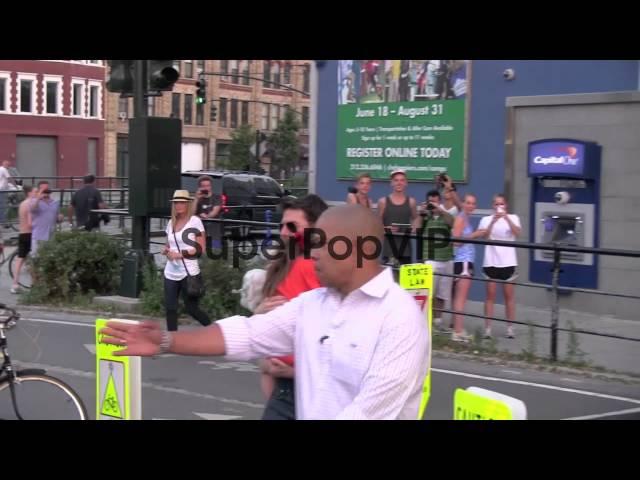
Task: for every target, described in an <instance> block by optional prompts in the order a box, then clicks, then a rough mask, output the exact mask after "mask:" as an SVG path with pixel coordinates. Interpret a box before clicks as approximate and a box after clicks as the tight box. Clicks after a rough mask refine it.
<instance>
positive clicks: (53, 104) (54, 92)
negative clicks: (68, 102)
mask: <svg viewBox="0 0 640 480" xmlns="http://www.w3.org/2000/svg"><path fill="white" fill-rule="evenodd" d="M46 85H47V87H46V94H45V95H46V104H47V106H46V109H45V112H47V113H48V114H51V115H55V114H56V113H58V82H46Z"/></svg>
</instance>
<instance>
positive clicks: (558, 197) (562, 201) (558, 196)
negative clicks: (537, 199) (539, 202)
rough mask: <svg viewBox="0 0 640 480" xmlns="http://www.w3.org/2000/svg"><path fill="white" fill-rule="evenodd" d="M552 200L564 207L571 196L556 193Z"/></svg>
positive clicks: (566, 193) (564, 193) (567, 193)
mask: <svg viewBox="0 0 640 480" xmlns="http://www.w3.org/2000/svg"><path fill="white" fill-rule="evenodd" d="M553 199H554V200H555V201H556V203H559V204H560V205H565V204H567V203H569V200H570V199H571V195H569V192H556V194H555V195H554V196H553Z"/></svg>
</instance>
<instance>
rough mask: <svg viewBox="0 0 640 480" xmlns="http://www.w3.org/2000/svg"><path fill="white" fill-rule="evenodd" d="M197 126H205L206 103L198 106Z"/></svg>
mask: <svg viewBox="0 0 640 480" xmlns="http://www.w3.org/2000/svg"><path fill="white" fill-rule="evenodd" d="M196 125H204V103H198V104H197V105H196Z"/></svg>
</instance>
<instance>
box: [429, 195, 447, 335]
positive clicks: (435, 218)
mask: <svg viewBox="0 0 640 480" xmlns="http://www.w3.org/2000/svg"><path fill="white" fill-rule="evenodd" d="M423 215H424V230H423V231H424V234H423V235H424V236H425V237H435V238H434V239H431V240H429V239H427V238H425V239H424V241H423V257H422V258H423V261H424V263H426V264H429V265H431V266H432V267H433V273H434V277H433V291H434V298H435V301H434V302H432V304H431V308H432V309H433V310H432V312H431V315H432V318H433V319H434V324H435V326H436V328H440V327H441V326H442V313H441V312H440V311H435V310H436V309H437V310H441V309H443V308H445V307H446V304H447V302H449V303H451V290H452V286H453V278H452V277H445V276H441V275H439V274H446V275H453V243H452V242H451V240H450V238H451V229H452V228H453V221H454V217H453V215H452V214H451V213H449V212H448V211H447V209H446V208H445V206H444V205H442V204H441V203H440V192H438V190H431V191H430V192H428V193H427V202H426V208H425V210H424V212H423Z"/></svg>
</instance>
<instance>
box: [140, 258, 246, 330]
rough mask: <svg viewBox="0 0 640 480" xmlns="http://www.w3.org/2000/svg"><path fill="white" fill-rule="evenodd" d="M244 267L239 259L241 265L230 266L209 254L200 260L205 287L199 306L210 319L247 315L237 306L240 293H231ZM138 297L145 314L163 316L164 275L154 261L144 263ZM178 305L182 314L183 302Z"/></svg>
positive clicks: (240, 282)
mask: <svg viewBox="0 0 640 480" xmlns="http://www.w3.org/2000/svg"><path fill="white" fill-rule="evenodd" d="M247 269H248V267H247V265H246V264H245V263H244V262H242V261H241V262H240V268H233V267H232V265H231V263H230V262H229V261H225V260H212V259H210V258H208V257H203V258H201V259H200V270H201V272H202V277H203V279H204V283H205V286H206V291H205V294H204V296H203V297H202V298H200V307H201V308H202V310H203V311H204V312H206V313H207V314H209V316H210V317H211V319H212V320H219V319H221V318H225V317H229V316H231V315H250V312H249V311H247V310H245V309H244V308H242V307H241V306H240V295H239V294H236V293H233V292H232V290H233V289H239V288H240V287H241V286H242V277H243V275H244V273H245V272H246V271H247ZM140 299H141V303H142V312H143V313H144V314H145V315H154V316H164V314H165V311H164V275H163V272H161V271H158V269H157V268H156V266H155V265H154V264H151V263H150V264H148V265H147V266H145V269H144V275H143V289H142V294H141V296H140ZM179 304H180V313H184V305H183V303H182V301H180V303H179Z"/></svg>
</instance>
